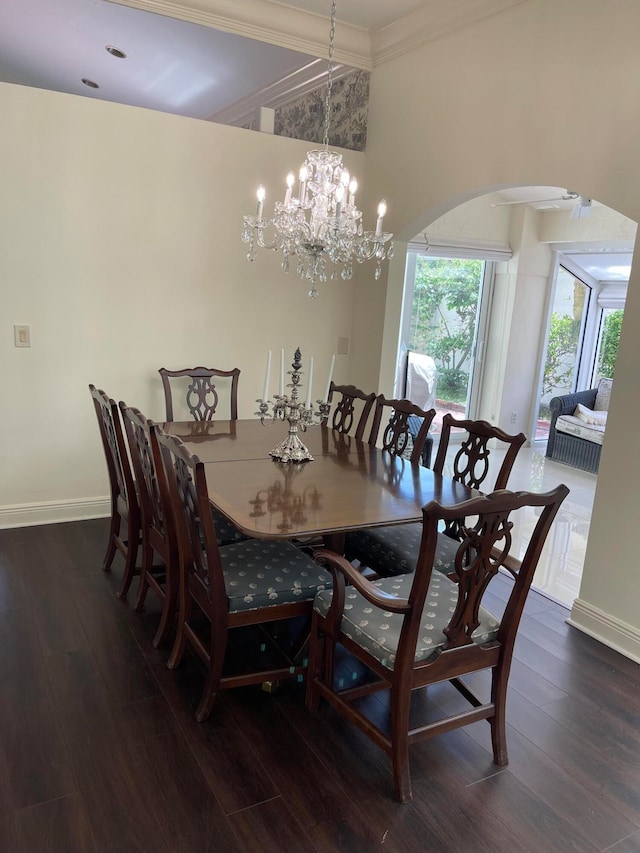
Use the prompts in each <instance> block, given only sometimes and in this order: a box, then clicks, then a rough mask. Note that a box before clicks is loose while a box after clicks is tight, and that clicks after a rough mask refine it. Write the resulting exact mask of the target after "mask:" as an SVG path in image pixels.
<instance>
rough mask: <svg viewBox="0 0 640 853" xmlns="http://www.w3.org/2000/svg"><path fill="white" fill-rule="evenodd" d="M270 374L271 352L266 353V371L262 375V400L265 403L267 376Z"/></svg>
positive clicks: (267, 390)
mask: <svg viewBox="0 0 640 853" xmlns="http://www.w3.org/2000/svg"><path fill="white" fill-rule="evenodd" d="M270 373H271V350H269V352H268V353H267V369H266V371H265V374H264V391H263V393H262V399H263V400H264V401H265V402H266V401H267V400H268V399H269V375H270Z"/></svg>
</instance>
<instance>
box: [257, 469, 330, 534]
mask: <svg viewBox="0 0 640 853" xmlns="http://www.w3.org/2000/svg"><path fill="white" fill-rule="evenodd" d="M306 465H307V463H305V462H301V463H294V462H274V466H275V467H276V468H277V469H278V471H279V476H278V479H277V480H275V482H274V483H273V484H272V485H270V486H268V487H266V488H264V489H260V490H259V491H258V492H257V493H256V496H255V497H254V498H253V499H252V500H250V501H249V503H250V504H251V506H252V508H253V509H252V511H251V512H250V513H249V517H250V518H255V519H259V518H264V517H265V516H266V515H270V516H273V515H278V514H279V515H281V516H282V519H281V521H280V522H279V523H278V524H276V529H277V530H279V531H280V532H281V533H288V532H289V531H291V530H294V529H298V528H300V527H301V526H303V525H304V524H305V523H306V521H307V514H306V513H307V510H314V511H317V510H319V509H322V505H321V502H320V493H319V492H318V490H317V489H316V488H315V486H306V487H305V488H303V489H301V490H297V491H296V490H295V489H294V488H293V482H294V481H295V479H296V478H297V477H298V475H300V474H301V473H302V472H303V471H304V470H305V468H306Z"/></svg>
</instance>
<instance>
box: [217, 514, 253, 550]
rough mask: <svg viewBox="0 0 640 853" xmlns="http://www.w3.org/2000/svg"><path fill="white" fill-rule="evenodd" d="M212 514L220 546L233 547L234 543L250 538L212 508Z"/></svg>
mask: <svg viewBox="0 0 640 853" xmlns="http://www.w3.org/2000/svg"><path fill="white" fill-rule="evenodd" d="M211 514H212V515H213V523H214V525H215V528H216V539H217V540H218V545H231V544H232V543H233V542H243V541H244V540H246V539H248V538H249V537H248V536H246V535H245V534H244V533H241V532H240V531H239V530H238V528H237V527H236V526H235V525H234V524H232V523H231V522H230V521H229V519H228V518H227V517H226V516H224V515H223V514H222V513H221V512H218V511H217V510H216V509H213V507H212V508H211Z"/></svg>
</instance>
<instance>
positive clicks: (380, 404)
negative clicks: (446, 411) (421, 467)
mask: <svg viewBox="0 0 640 853" xmlns="http://www.w3.org/2000/svg"><path fill="white" fill-rule="evenodd" d="M435 416H436V410H435V409H428V410H427V411H425V410H424V409H421V408H420V407H419V406H416V405H415V403H412V402H411V400H393V399H388V398H387V397H385V396H384V394H379V395H378V397H376V403H375V409H374V413H373V423H372V425H371V432H370V433H369V444H370V445H371V446H372V447H376V445H377V444H378V438H379V433H380V427H381V424H382V422H383V418H384V419H386V420H385V427H384V431H383V433H382V444H381V449H382V450H384V451H386V452H387V453H391V455H392V456H404V455H405V454H406V453H409V461H410V462H411V463H412V464H414V465H418V464H420V462H421V461H422V455H423V452H424V446H425V442H426V440H427V434H428V432H429V427H430V426H431V422H432V421H433V419H434V418H435Z"/></svg>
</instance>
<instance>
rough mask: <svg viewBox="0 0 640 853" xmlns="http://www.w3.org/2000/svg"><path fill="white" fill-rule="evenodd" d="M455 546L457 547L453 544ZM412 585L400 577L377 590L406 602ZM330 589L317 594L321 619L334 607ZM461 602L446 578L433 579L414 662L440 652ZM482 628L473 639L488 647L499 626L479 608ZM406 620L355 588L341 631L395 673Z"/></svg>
mask: <svg viewBox="0 0 640 853" xmlns="http://www.w3.org/2000/svg"><path fill="white" fill-rule="evenodd" d="M453 544H454V545H455V543H453ZM412 584H413V575H412V574H409V575H400V576H398V577H395V578H383V579H382V580H379V581H376V582H375V583H374V584H373V586H374V587H375V588H376V589H379V590H382V591H383V592H386V593H387V594H388V595H392V596H393V597H394V598H407V597H408V595H409V592H410V590H411V585H412ZM331 596H332V591H331V590H330V589H327V590H324V591H322V592H318V595H317V596H316V601H315V604H314V609H315V610H317V611H318V613H319V614H320V615H321V616H326V615H327V613H328V611H329V606H330V604H331ZM457 601H458V586H457V584H455V583H452V582H451V581H450V580H449V579H448V578H446V577H444V576H443V575H439V574H437V575H436V574H434V575H432V576H431V581H430V583H429V591H428V592H427V596H426V598H425V606H424V608H423V611H422V620H421V624H420V631H419V633H418V641H417V643H416V651H415V660H416V661H421V660H425V659H426V658H428V657H430V656H431V655H432V654H433V653H434V652H435V651H436V650H437V649H438V648H440V647H441V646H443V645H444V643H445V641H446V639H447V638H446V636H445V635H444V633H443V630H444V629H445V628H446V627H447V625H448V624H449V622H450V621H451V616H452V614H453V612H454V610H455V609H456V604H457ZM478 618H479V620H480V624H479V626H478V627H477V628H476V630H475V631H474V633H473V635H472V637H473V639H474V641H475V642H476V643H488V642H490V641H491V640H494V639H495V638H496V636H497V634H498V628H499V627H500V622H499V620H498V619H496V618H495V617H494V616H493V614H492V613H490V612H489V611H488V610H487V609H486V608H484V607H482V606H481V607H480V611H479V616H478ZM402 623H403V617H402V616H401V615H400V614H399V613H391V612H389V611H388V610H381V609H379V608H377V607H373V606H372V605H371V604H369V602H368V601H367V600H366V598H364V596H362V595H361V594H360V593H359V592H357V591H356V590H355V589H354V588H353V587H350V588H348V589H347V591H346V595H345V605H344V611H343V615H342V624H341V631H342V633H343V634H344V635H345V636H347V637H349V638H350V639H352V640H354V641H355V642H357V643H358V645H359V646H361V647H362V648H363V649H366V650H367V651H368V652H369V653H370V654H371V655H372V656H373V657H374V658H375V659H376V660H378V661H380V663H381V664H382V665H383V666H385V667H387V669H393V666H394V663H395V658H396V652H397V649H398V642H399V639H400V630H401V628H402Z"/></svg>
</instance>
